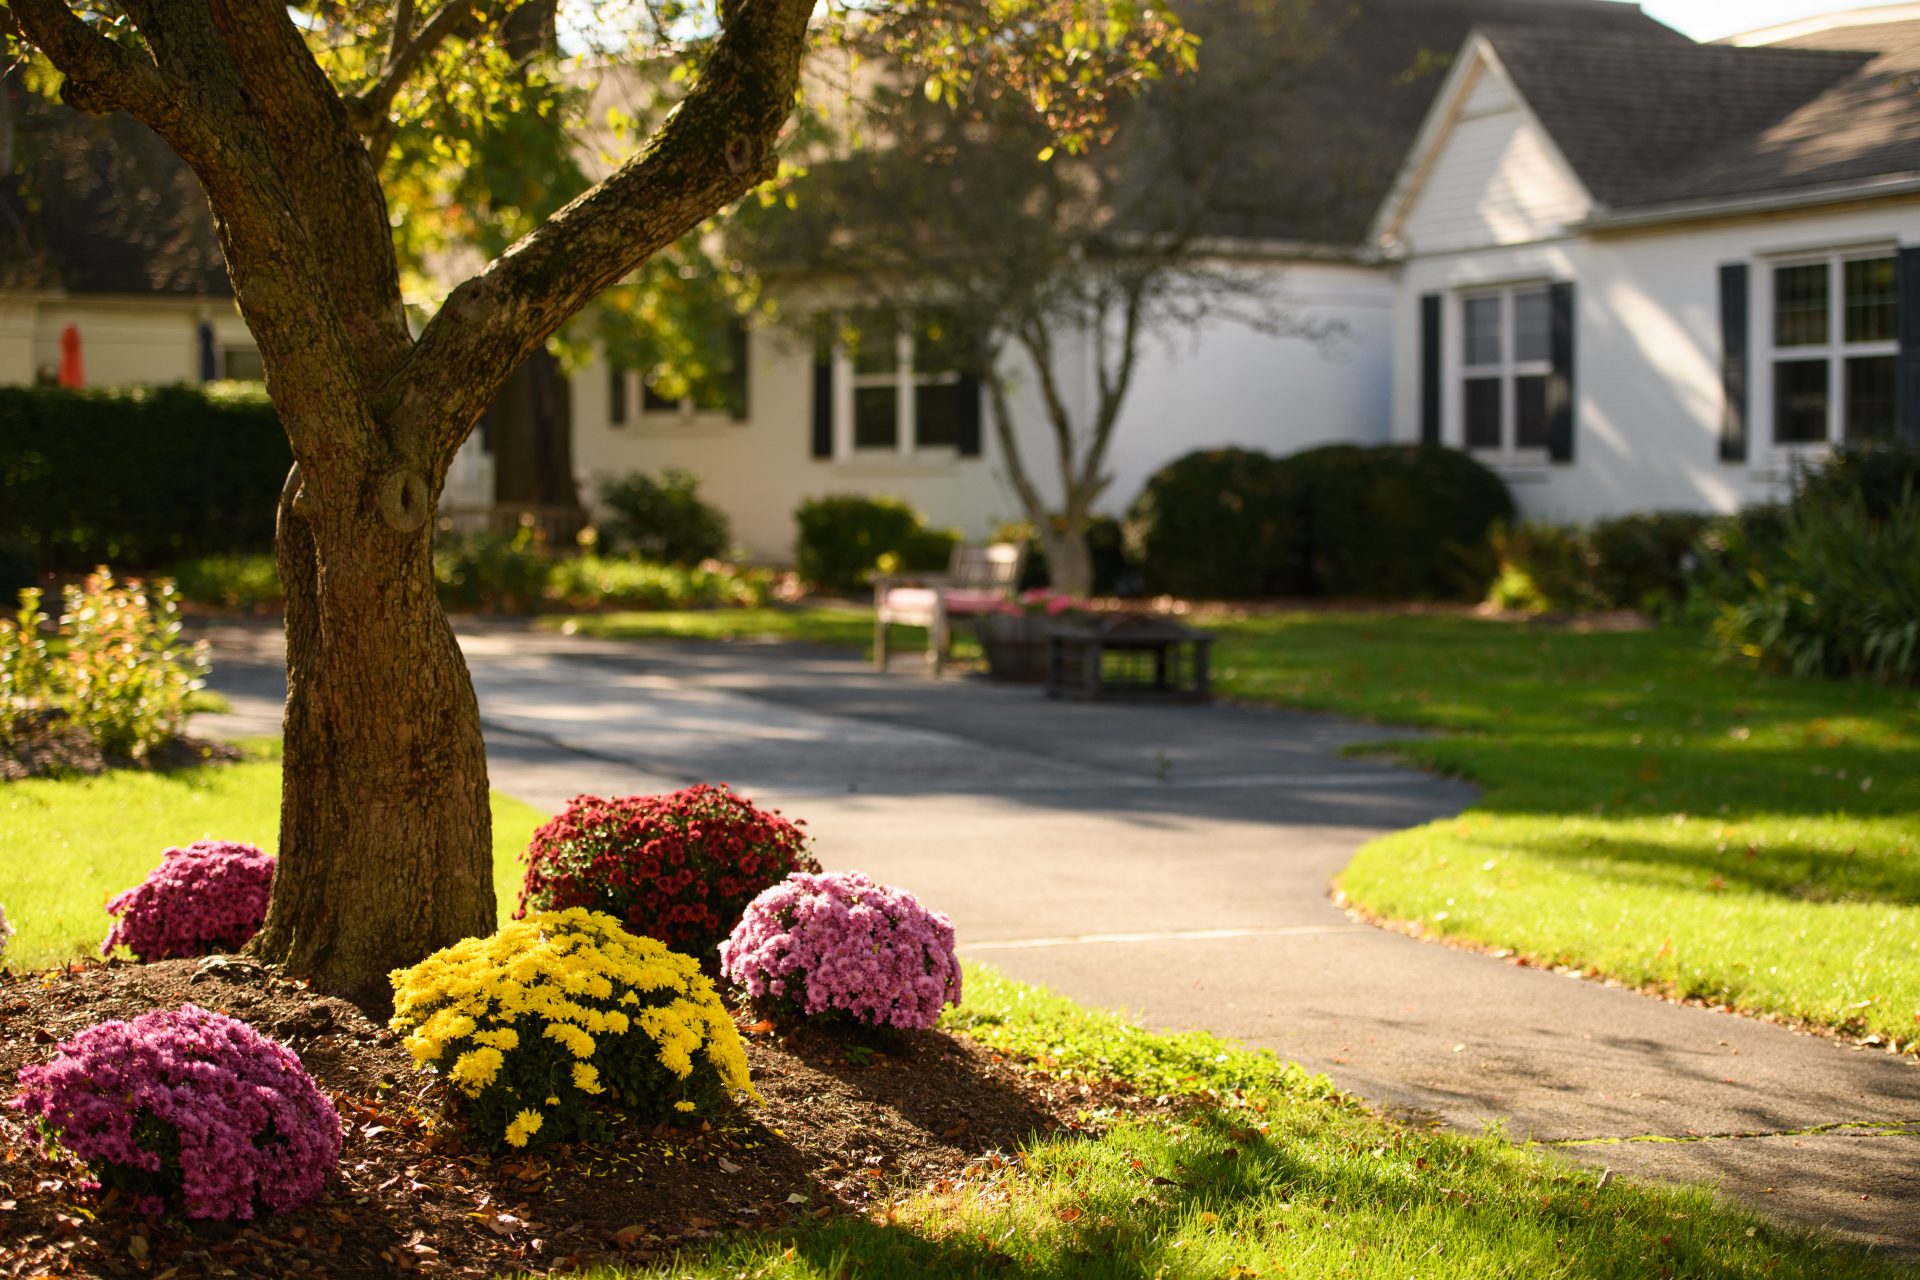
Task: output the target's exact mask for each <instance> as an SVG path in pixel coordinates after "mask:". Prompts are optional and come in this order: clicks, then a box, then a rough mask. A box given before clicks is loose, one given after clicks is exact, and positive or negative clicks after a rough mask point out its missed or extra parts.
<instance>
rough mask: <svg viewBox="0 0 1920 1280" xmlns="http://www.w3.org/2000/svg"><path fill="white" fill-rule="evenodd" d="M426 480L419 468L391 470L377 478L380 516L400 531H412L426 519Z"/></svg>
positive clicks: (391, 527) (389, 526) (390, 526)
mask: <svg viewBox="0 0 1920 1280" xmlns="http://www.w3.org/2000/svg"><path fill="white" fill-rule="evenodd" d="M427 507H428V494H427V482H426V481H425V480H424V479H422V478H421V476H420V473H419V472H418V471H413V470H408V469H402V470H399V471H392V472H389V473H388V474H387V477H386V478H385V479H384V480H382V481H381V482H380V518H381V519H382V520H385V521H386V522H387V527H388V528H390V529H393V530H395V531H397V532H399V533H412V532H413V531H414V530H415V529H418V528H419V527H420V526H421V525H423V524H425V523H426V522H427Z"/></svg>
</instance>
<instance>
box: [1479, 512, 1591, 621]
mask: <svg viewBox="0 0 1920 1280" xmlns="http://www.w3.org/2000/svg"><path fill="white" fill-rule="evenodd" d="M1490 541H1491V543H1492V545H1493V551H1494V555H1495V557H1496V558H1497V559H1498V561H1499V564H1500V572H1499V576H1498V577H1496V578H1495V579H1494V583H1493V586H1492V587H1491V588H1490V589H1489V590H1488V592H1487V603H1488V604H1491V605H1493V606H1495V607H1496V608H1501V609H1517V610H1520V611H1522V612H1525V613H1548V612H1555V613H1568V612H1575V611H1578V610H1582V609H1598V608H1602V607H1604V605H1603V602H1602V601H1601V599H1600V597H1599V595H1598V592H1597V589H1596V587H1595V585H1594V584H1595V580H1596V579H1597V577H1598V565H1597V564H1596V563H1595V560H1594V552H1593V543H1592V542H1591V540H1589V539H1588V537H1587V536H1586V535H1585V534H1584V533H1583V532H1581V531H1580V530H1579V529H1575V528H1571V527H1569V526H1566V525H1558V524H1545V523H1542V522H1538V521H1532V520H1529V521H1524V522H1522V523H1520V524H1515V525H1501V526H1499V527H1497V528H1496V529H1494V531H1493V533H1492V535H1491V538H1490Z"/></svg>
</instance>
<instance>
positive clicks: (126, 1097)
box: [9, 1004, 340, 1220]
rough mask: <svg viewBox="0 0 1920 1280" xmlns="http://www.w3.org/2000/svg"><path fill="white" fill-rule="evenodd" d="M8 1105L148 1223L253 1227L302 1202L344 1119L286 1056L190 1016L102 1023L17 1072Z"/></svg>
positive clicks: (335, 1159)
mask: <svg viewBox="0 0 1920 1280" xmlns="http://www.w3.org/2000/svg"><path fill="white" fill-rule="evenodd" d="M20 1085H21V1092H20V1094H19V1095H18V1096H17V1097H15V1098H14V1099H13V1100H12V1101H11V1103H10V1104H9V1105H11V1106H13V1107H15V1108H17V1109H19V1110H21V1111H24V1112H25V1113H26V1114H27V1115H29V1116H31V1117H33V1118H34V1119H36V1120H37V1121H39V1125H40V1131H41V1134H42V1138H43V1141H45V1142H46V1143H47V1144H48V1145H49V1146H50V1147H54V1148H57V1149H59V1150H63V1151H65V1152H67V1153H68V1154H70V1155H72V1156H73V1157H75V1158H76V1159H78V1160H81V1161H83V1162H84V1163H85V1164H86V1165H87V1166H88V1167H89V1169H90V1170H91V1171H92V1172H93V1174H94V1176H95V1177H96V1178H98V1180H99V1182H100V1183H101V1185H103V1186H107V1187H117V1188H119V1189H121V1190H122V1191H124V1192H126V1193H127V1194H128V1195H130V1196H131V1197H132V1198H133V1201H134V1203H135V1205H136V1206H137V1207H138V1208H139V1209H141V1210H142V1211H144V1212H147V1213H155V1214H157V1213H161V1212H164V1211H166V1210H168V1209H179V1210H182V1211H184V1212H185V1213H186V1215H187V1216H188V1217H189V1218H220V1219H229V1220H231V1219H241V1220H246V1219H251V1218H252V1217H253V1216H254V1214H255V1213H256V1212H258V1211H260V1210H262V1209H267V1210H273V1211H275V1212H284V1211H285V1210H288V1209H293V1208H297V1207H298V1206H300V1205H302V1204H304V1203H306V1202H307V1201H308V1200H310V1199H312V1198H313V1196H314V1195H315V1193H317V1192H318V1191H319V1190H320V1188H321V1186H322V1185H323V1184H324V1183H325V1182H326V1180H327V1176H328V1174H330V1173H331V1172H332V1171H333V1168H334V1166H335V1165H336V1164H338V1163H339V1160H340V1117H339V1114H338V1113H337V1112H335V1111H334V1109H333V1104H332V1103H331V1102H329V1101H328V1100H327V1098H326V1095H325V1094H323V1093H321V1092H320V1090H319V1089H318V1088H316V1087H315V1085H314V1083H313V1080H312V1078H311V1077H310V1076H308V1075H307V1072H306V1068H305V1067H303V1066H302V1065H301V1064H300V1059H299V1058H298V1057H296V1056H295V1055H294V1052H293V1050H291V1049H289V1048H287V1047H286V1046H285V1045H283V1044H280V1043H278V1042H276V1041H273V1040H269V1039H268V1038H267V1037H265V1036H263V1035H261V1034H260V1033H259V1032H257V1031H255V1030H254V1029H253V1028H252V1027H249V1026H248V1025H247V1024H246V1023H244V1022H240V1021H238V1020H237V1019H234V1018H229V1017H227V1016H226V1015H225V1014H221V1013H209V1012H208V1011H207V1010H205V1009H202V1008H199V1007H197V1006H195V1005H190V1004H189V1005H182V1006H181V1007H180V1008H179V1009H177V1010H170V1009H160V1010H155V1011H154V1012H152V1013H147V1014H142V1015H141V1016H140V1017H138V1018H135V1019H134V1020H133V1021H132V1022H120V1021H113V1022H102V1023H100V1024H98V1025H97V1026H92V1027H88V1028H87V1029H86V1030H85V1031H82V1032H81V1033H80V1034H79V1035H77V1036H75V1037H74V1038H73V1039H71V1040H68V1041H65V1042H64V1043H62V1044H61V1045H59V1046H58V1048H57V1050H56V1051H55V1055H54V1058H53V1060H52V1061H51V1062H47V1063H44V1064H42V1065H40V1066H31V1067H26V1068H23V1069H22V1070H21V1072H20Z"/></svg>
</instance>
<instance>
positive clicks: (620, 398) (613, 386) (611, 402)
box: [607, 364, 627, 427]
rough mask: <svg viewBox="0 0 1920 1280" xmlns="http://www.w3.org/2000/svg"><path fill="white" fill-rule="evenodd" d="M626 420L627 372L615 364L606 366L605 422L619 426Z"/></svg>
mask: <svg viewBox="0 0 1920 1280" xmlns="http://www.w3.org/2000/svg"><path fill="white" fill-rule="evenodd" d="M626 420H627V371H626V370H625V369H622V368H621V367H620V366H619V365H617V364H610V365H608V366H607V421H608V422H610V423H612V424H613V425H614V426H616V427H617V426H621V425H622V424H624V423H625V422H626Z"/></svg>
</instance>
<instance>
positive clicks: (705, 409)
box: [607, 319, 752, 427]
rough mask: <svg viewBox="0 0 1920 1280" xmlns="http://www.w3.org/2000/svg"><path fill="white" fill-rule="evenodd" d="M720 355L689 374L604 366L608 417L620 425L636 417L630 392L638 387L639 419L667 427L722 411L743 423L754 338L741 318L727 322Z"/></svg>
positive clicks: (615, 363)
mask: <svg viewBox="0 0 1920 1280" xmlns="http://www.w3.org/2000/svg"><path fill="white" fill-rule="evenodd" d="M725 341H726V353H725V356H724V358H721V359H719V360H717V362H716V363H714V364H712V365H710V366H703V367H698V368H695V369H693V370H691V371H687V372H673V371H669V370H668V369H666V368H664V367H656V368H652V369H645V370H641V371H639V372H635V371H634V370H632V369H629V368H626V367H623V366H622V365H620V364H618V363H617V362H610V363H609V365H608V369H607V377H608V386H607V421H608V424H609V425H611V426H614V427H623V426H625V425H626V424H627V423H628V422H629V421H631V420H633V419H634V417H635V413H634V409H635V404H634V397H633V394H632V393H633V391H634V390H636V389H637V390H638V392H639V396H638V410H639V412H638V417H639V420H640V421H641V422H642V423H653V424H657V425H671V423H673V422H691V421H692V420H693V419H694V418H696V417H705V418H707V419H709V420H710V419H711V418H714V417H718V416H719V415H722V414H724V415H726V416H727V417H729V418H731V419H732V420H733V421H735V422H744V421H746V419H747V415H748V409H749V404H750V401H749V396H750V394H751V390H752V388H751V383H750V377H749V370H750V353H751V346H750V343H751V341H752V339H751V336H750V334H749V331H748V329H747V326H746V324H745V322H744V321H741V320H737V319H736V320H730V321H728V322H727V328H726V338H725Z"/></svg>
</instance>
